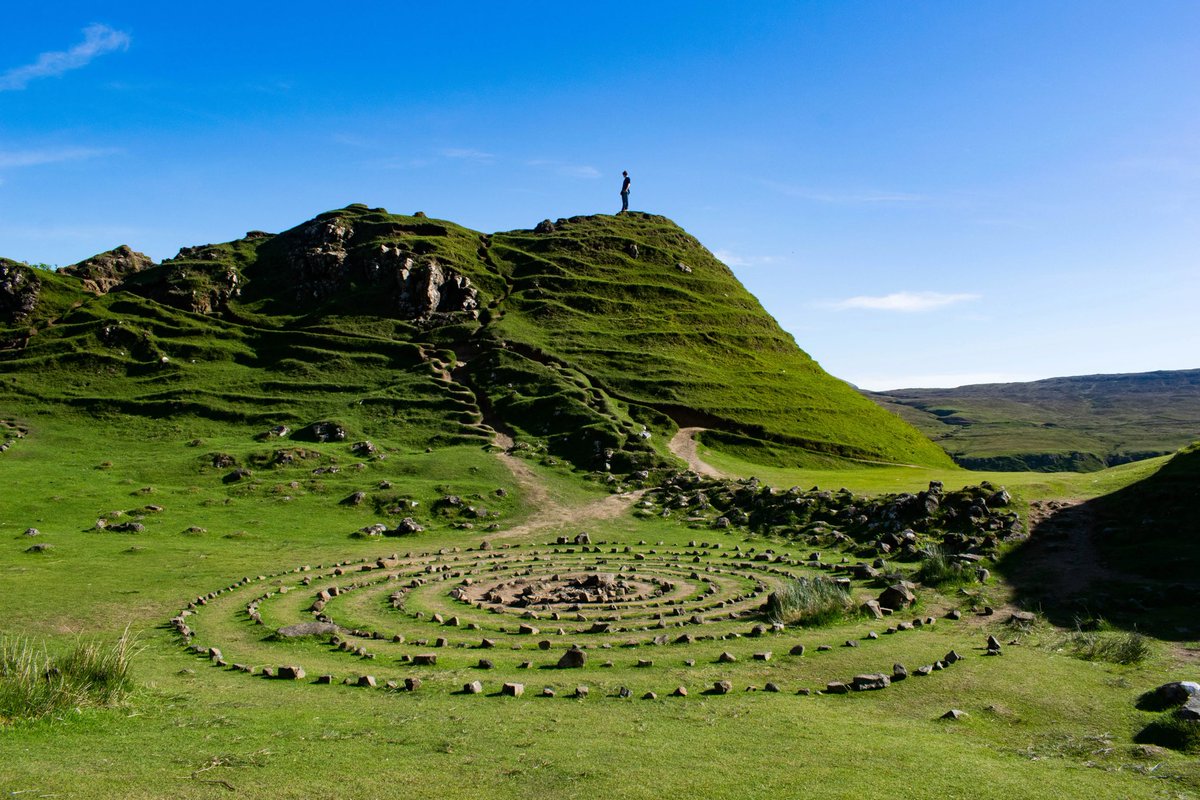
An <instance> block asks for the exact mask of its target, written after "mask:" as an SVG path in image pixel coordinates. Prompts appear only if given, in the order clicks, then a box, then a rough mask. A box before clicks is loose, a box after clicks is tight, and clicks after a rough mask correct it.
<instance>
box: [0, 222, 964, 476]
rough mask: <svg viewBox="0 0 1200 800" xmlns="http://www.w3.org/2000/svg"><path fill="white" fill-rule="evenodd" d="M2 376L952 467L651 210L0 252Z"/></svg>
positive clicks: (371, 417)
mask: <svg viewBox="0 0 1200 800" xmlns="http://www.w3.org/2000/svg"><path fill="white" fill-rule="evenodd" d="M0 373H2V374H0V401H3V402H4V403H5V406H6V407H8V408H13V409H14V412H17V411H21V410H24V411H25V412H26V413H35V412H38V411H46V410H54V409H57V411H55V413H68V412H70V413H78V414H81V415H83V416H85V417H96V416H104V417H106V418H109V419H112V420H113V421H114V422H116V423H120V422H121V421H122V420H125V421H127V422H128V424H134V423H133V422H129V421H136V420H137V419H139V418H147V417H150V418H155V419H166V420H175V421H177V422H178V423H179V425H178V426H177V427H179V428H180V429H187V430H197V429H202V428H203V427H204V426H205V425H208V426H212V425H240V426H245V427H247V428H249V429H253V430H263V429H265V428H267V427H270V426H276V425H286V426H288V427H290V428H292V429H293V430H298V429H301V428H304V427H305V426H308V425H309V424H310V423H313V422H319V421H327V422H333V423H336V427H340V428H342V429H343V430H344V431H345V432H346V435H347V436H349V437H354V438H362V437H368V436H370V437H377V438H381V439H386V440H388V441H389V442H393V443H405V444H407V445H410V446H413V447H427V446H437V445H441V444H454V443H471V442H475V443H480V444H482V443H485V442H487V441H489V440H491V439H492V437H493V435H494V432H495V431H496V430H500V431H503V432H506V433H508V434H510V435H512V436H513V437H514V438H516V439H517V440H518V441H519V442H524V443H525V445H527V446H529V447H533V448H545V449H546V450H547V451H548V452H550V453H553V454H556V455H558V456H560V457H562V458H566V459H568V460H570V461H572V462H574V463H576V464H577V465H580V466H583V467H586V468H589V469H604V468H605V467H611V468H612V469H613V470H615V471H622V470H623V471H632V470H635V469H639V468H647V467H652V466H654V465H655V464H658V463H663V459H664V458H665V457H666V456H665V450H664V449H663V447H662V445H663V444H664V443H665V441H666V439H667V438H668V437H669V435H670V434H671V433H672V432H673V431H674V430H675V429H676V428H677V426H679V425H681V424H688V425H695V424H699V425H702V426H704V427H706V428H708V429H709V433H707V434H706V435H707V436H708V437H709V442H710V444H714V445H716V446H724V447H728V448H735V449H739V450H743V451H746V450H748V451H750V452H752V453H754V454H757V455H760V456H762V457H763V458H770V459H775V460H784V461H789V462H792V463H812V462H823V461H828V460H839V459H842V460H844V459H854V460H867V461H886V462H899V463H917V464H932V465H939V464H941V465H945V464H948V463H949V461H948V459H947V458H946V456H945V454H944V453H942V451H941V450H939V449H938V448H937V447H936V446H935V445H933V444H931V443H930V442H929V441H928V440H927V439H926V438H925V437H923V436H922V435H921V434H920V433H919V432H918V431H917V430H915V429H914V428H912V427H911V426H909V425H908V424H906V423H905V422H903V421H902V420H901V419H899V418H898V417H896V416H895V415H893V414H889V413H887V412H886V411H883V410H881V409H879V408H878V407H877V406H876V405H875V404H873V403H871V402H870V401H869V400H867V399H865V398H863V397H862V396H861V395H859V394H858V393H857V392H855V391H853V390H852V389H851V388H850V387H848V386H847V385H845V384H844V383H843V382H841V381H839V380H837V379H835V378H833V377H831V376H830V375H828V374H827V373H825V372H824V371H823V370H822V369H821V368H820V367H819V366H818V365H817V364H816V363H815V362H814V361H813V360H812V359H811V358H809V357H808V356H807V355H806V354H805V353H804V352H803V351H802V350H800V349H799V348H798V347H797V346H796V343H795V342H794V341H793V340H792V338H791V336H789V335H788V334H787V333H785V332H784V331H783V330H782V329H781V328H780V327H779V326H778V324H777V323H776V322H775V320H774V319H772V318H771V317H770V315H768V314H767V313H766V312H765V311H764V310H763V308H762V306H761V305H760V304H759V303H758V301H757V300H756V299H755V298H754V297H753V296H752V295H751V294H750V293H749V292H747V291H746V289H745V288H744V287H743V286H742V285H741V284H740V283H739V282H738V281H737V279H736V278H735V277H734V275H733V274H732V272H730V270H729V269H728V268H727V267H726V266H725V265H724V264H722V263H721V262H720V261H718V260H717V259H716V258H714V257H713V255H712V254H711V253H710V252H709V251H708V250H706V249H705V248H704V247H703V246H702V245H701V244H700V243H699V242H697V241H696V240H695V239H694V238H693V237H691V236H689V235H688V234H687V233H686V232H685V231H683V230H682V229H681V228H679V227H678V226H677V225H675V224H674V223H672V222H671V221H670V220H668V219H665V218H663V217H658V216H652V215H647V214H640V213H633V214H627V215H621V216H619V217H612V216H594V217H574V218H571V219H561V220H558V221H557V222H555V223H551V222H549V221H546V222H543V223H542V224H540V225H538V226H537V228H536V229H534V230H519V231H511V232H507V233H497V234H490V235H489V234H483V233H479V232H477V231H472V230H469V229H467V228H464V227H461V226H459V225H456V224H454V223H452V222H446V221H442V220H434V219H429V218H426V217H425V216H423V215H419V214H418V215H414V216H402V215H395V214H389V213H387V212H386V211H385V210H383V209H369V208H367V207H366V206H362V205H352V206H348V207H347V208H344V209H340V210H337V211H330V212H327V213H324V214H321V215H319V216H318V217H316V218H314V219H312V220H309V221H307V222H305V223H302V224H301V225H298V226H296V227H295V228H292V229H291V230H288V231H285V232H283V233H280V234H269V233H264V232H260V231H252V232H250V233H248V234H247V235H246V236H245V237H243V238H241V239H238V240H235V241H232V242H226V243H222V244H211V245H201V246H196V247H185V248H183V249H182V250H180V252H179V254H178V255H177V256H176V257H174V258H172V259H168V260H167V261H165V262H163V263H162V264H155V263H153V262H152V261H151V260H150V259H148V258H146V257H145V256H143V255H141V254H139V253H136V252H134V251H133V250H130V249H129V248H128V247H120V248H117V249H115V250H112V251H109V252H108V253H102V254H99V255H97V256H95V257H93V258H91V259H88V260H86V261H85V262H82V263H80V264H77V265H73V266H72V267H68V268H64V269H62V270H60V271H59V272H57V273H55V272H48V271H44V270H39V269H34V268H30V267H28V266H26V265H22V264H18V263H16V262H12V261H7V260H2V259H0Z"/></svg>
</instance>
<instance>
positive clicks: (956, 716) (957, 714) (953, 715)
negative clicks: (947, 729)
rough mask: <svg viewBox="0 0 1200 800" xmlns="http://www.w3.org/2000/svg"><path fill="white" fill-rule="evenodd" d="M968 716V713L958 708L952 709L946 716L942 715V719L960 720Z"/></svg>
mask: <svg viewBox="0 0 1200 800" xmlns="http://www.w3.org/2000/svg"><path fill="white" fill-rule="evenodd" d="M966 716H967V712H965V711H959V710H958V709H957V708H952V709H950V710H949V711H947V712H946V713H945V714H942V716H941V719H949V720H960V719H964V718H965V717H966Z"/></svg>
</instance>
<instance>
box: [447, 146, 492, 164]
mask: <svg viewBox="0 0 1200 800" xmlns="http://www.w3.org/2000/svg"><path fill="white" fill-rule="evenodd" d="M439 152H440V154H441V155H442V156H443V157H445V158H459V159H462V160H464V161H478V162H480V163H484V162H488V161H492V160H494V159H495V158H496V156H495V155H493V154H492V153H485V152H483V151H482V150H474V149H472V148H470V147H446V148H443V149H442V150H441V151H439Z"/></svg>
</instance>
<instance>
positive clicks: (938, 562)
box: [916, 544, 975, 586]
mask: <svg viewBox="0 0 1200 800" xmlns="http://www.w3.org/2000/svg"><path fill="white" fill-rule="evenodd" d="M916 577H917V580H918V581H920V582H921V583H922V584H924V585H925V586H959V585H962V584H964V583H972V582H973V581H974V580H975V577H974V574H973V573H972V572H971V570H969V569H967V568H966V567H964V566H963V565H962V564H960V563H959V562H957V561H954V560H952V559H951V558H949V557H948V556H947V555H946V552H945V551H944V550H942V548H941V547H939V546H938V545H936V544H931V545H928V546H926V547H924V548H923V549H922V550H921V566H920V567H919V568H918V569H917V576H916Z"/></svg>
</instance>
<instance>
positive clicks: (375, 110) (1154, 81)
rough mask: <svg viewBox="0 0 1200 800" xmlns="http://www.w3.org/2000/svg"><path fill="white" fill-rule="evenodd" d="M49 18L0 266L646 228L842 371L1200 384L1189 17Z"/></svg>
mask: <svg viewBox="0 0 1200 800" xmlns="http://www.w3.org/2000/svg"><path fill="white" fill-rule="evenodd" d="M111 5H113V6H116V7H117V10H113V11H104V12H102V13H99V12H97V11H96V10H95V4H92V3H69V2H64V3H47V4H43V5H42V6H40V7H33V6H32V5H31V6H28V7H26V8H23V9H22V11H21V13H20V14H19V15H16V14H10V15H6V16H7V18H6V20H5V26H4V29H3V34H2V37H3V42H4V44H5V47H4V48H3V49H2V51H0V255H4V256H7V257H9V258H16V259H19V260H25V261H30V262H45V263H51V264H59V265H65V264H70V263H73V262H75V261H78V260H80V259H83V258H85V257H87V256H89V255H91V254H93V253H96V252H99V251H102V250H107V249H109V248H111V247H114V246H116V245H118V244H123V243H127V244H129V245H131V246H132V247H134V248H135V249H138V250H142V251H144V252H146V253H148V254H149V255H151V256H153V257H154V258H157V259H161V258H166V257H170V256H172V255H174V254H175V252H176V251H177V250H178V249H179V248H180V247H182V246H186V245H194V244H202V243H206V242H214V241H226V240H229V239H233V238H237V237H239V236H241V235H242V234H243V233H244V232H245V231H246V230H250V229H262V230H269V231H279V230H283V229H286V228H290V227H292V226H293V225H296V224H298V223H300V222H302V221H304V220H306V219H309V218H311V217H313V216H315V215H316V214H317V213H319V212H321V211H324V210H327V209H330V208H337V207H340V206H343V205H346V204H347V203H352V202H363V203H367V204H369V205H371V206H384V207H386V208H388V209H390V210H393V211H397V212H403V213H411V212H413V211H417V210H423V211H425V212H426V213H428V214H430V215H431V216H437V217H443V218H447V219H452V220H454V221H456V222H459V223H461V224H463V225H467V226H470V227H473V228H476V229H479V230H482V231H488V232H491V231H500V230H509V229H513V228H527V227H532V226H533V225H534V224H536V223H537V222H538V221H539V220H541V219H543V218H547V217H549V218H552V219H553V218H557V217H564V216H571V215H574V214H588V213H612V212H613V211H615V210H616V209H617V208H618V207H619V198H618V197H617V191H618V189H619V185H620V174H621V170H623V169H628V170H629V172H630V173H631V175H632V177H633V193H632V195H631V203H630V205H631V207H632V208H633V209H635V210H645V211H650V212H654V213H659V214H664V215H666V216H668V217H670V218H672V219H674V220H675V221H676V222H678V223H679V224H680V225H682V226H683V227H684V228H686V229H687V230H688V231H689V232H691V233H692V234H694V235H695V236H697V237H698V238H699V239H700V241H701V242H703V243H704V244H705V245H706V246H707V247H708V248H709V249H711V250H713V251H714V252H715V253H717V255H718V256H719V257H721V258H722V259H723V260H725V261H726V263H728V264H729V265H730V266H731V267H732V268H733V269H734V271H735V272H736V273H737V275H738V277H739V278H740V279H741V280H742V282H743V283H744V284H745V285H746V286H747V288H749V289H750V290H751V291H752V292H754V293H755V294H756V295H758V297H759V298H760V300H761V301H762V302H763V304H764V305H765V306H766V308H767V309H768V310H769V311H770V312H771V313H772V314H773V315H774V316H775V317H776V318H777V319H778V320H779V321H780V323H781V324H782V325H783V326H784V328H786V329H787V330H788V331H790V332H791V333H792V334H793V335H794V336H795V337H796V340H797V343H798V344H799V345H800V346H801V347H802V348H804V349H805V350H806V351H808V352H809V353H810V354H811V355H812V356H813V357H814V358H816V359H817V360H818V361H819V362H820V363H821V364H822V366H824V367H825V368H826V369H827V370H829V371H830V372H832V373H833V374H834V375H837V376H838V377H841V378H844V379H846V380H849V381H851V382H853V383H856V384H858V385H860V386H863V387H865V388H873V389H886V388H899V387H910V386H954V385H961V384H964V383H978V382H987V381H1007V380H1029V379H1035V378H1041V377H1051V376H1058V375H1078V374H1088V373H1111V372H1141V371H1148V370H1155V369H1190V368H1197V367H1200V363H1198V359H1200V356H1198V355H1197V352H1198V351H1200V348H1198V347H1197V345H1198V344H1200V334H1198V333H1197V326H1196V323H1195V319H1196V316H1197V314H1196V308H1197V306H1198V304H1200V303H1198V301H1200V3H1196V2H1192V0H1179V1H1178V2H1159V1H1157V0H1139V2H1136V3H1133V2H1106V1H1105V0H1073V1H1069V0H1037V1H1036V2H1026V1H1025V0H1008V1H1007V2H973V3H962V2H951V1H950V0H947V1H946V2H897V1H895V0H889V1H888V2H855V1H854V0H844V1H842V0H839V1H838V2H834V1H833V0H828V1H827V2H783V1H780V2H771V3H756V4H745V3H733V2H728V3H712V2H661V3H652V2H641V3H627V2H608V3H604V4H564V3H549V2H544V3H543V2H537V3H534V2H529V3H522V2H510V3H494V2H488V3H484V2H445V3H438V4H428V3H425V4H410V3H360V4H355V5H351V6H337V5H330V4H328V3H319V4H318V3H307V2H293V3H288V4H278V6H276V7H275V8H273V9H272V8H259V7H258V6H260V5H266V4H250V3H243V4H238V5H234V4H229V3H221V2H212V3H205V4H183V5H186V6H194V8H191V7H189V8H183V9H182V10H181V9H179V8H175V7H173V4H164V3H153V4H151V3H140V2H131V3H122V4H111Z"/></svg>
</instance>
